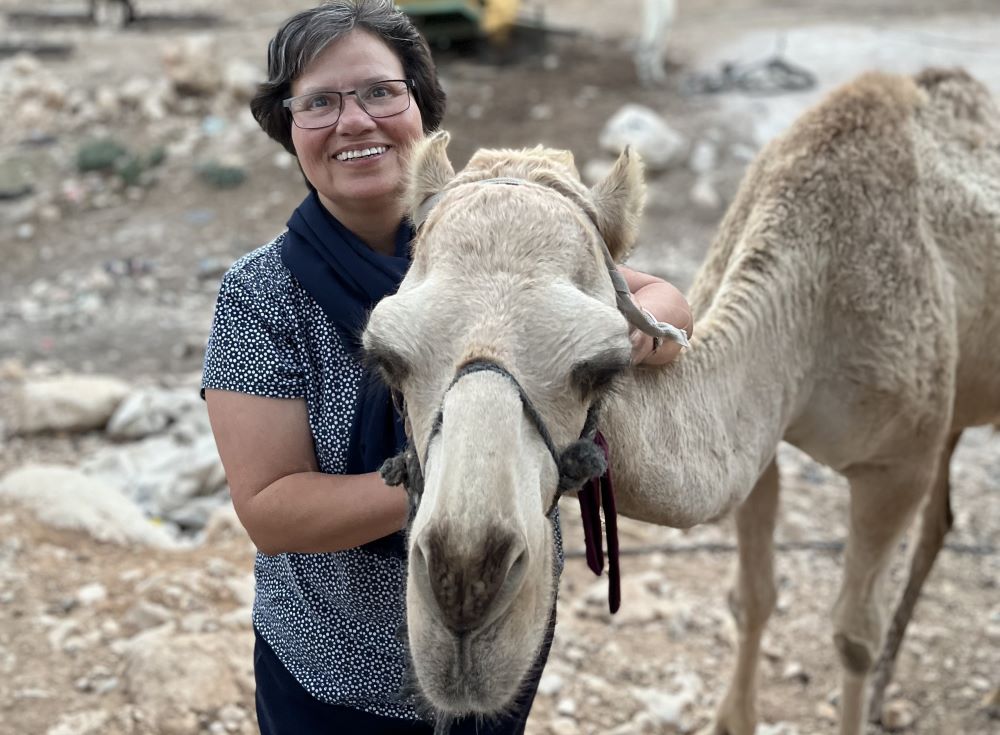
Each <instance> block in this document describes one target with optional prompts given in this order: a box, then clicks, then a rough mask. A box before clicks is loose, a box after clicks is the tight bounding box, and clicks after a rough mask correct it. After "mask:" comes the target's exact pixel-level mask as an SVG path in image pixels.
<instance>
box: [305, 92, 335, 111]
mask: <svg viewBox="0 0 1000 735" xmlns="http://www.w3.org/2000/svg"><path fill="white" fill-rule="evenodd" d="M329 106H330V98H329V97H328V96H327V95H325V94H314V95H313V96H312V97H310V98H309V99H307V100H306V109H307V110H322V109H324V108H326V107H329Z"/></svg>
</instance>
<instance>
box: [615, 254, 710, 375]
mask: <svg viewBox="0 0 1000 735" xmlns="http://www.w3.org/2000/svg"><path fill="white" fill-rule="evenodd" d="M618 270H619V271H620V272H621V274H622V276H624V278H625V282H626V283H627V284H628V288H629V290H630V291H631V292H632V299H633V300H634V301H635V303H636V304H638V306H639V307H640V308H643V309H645V310H646V311H648V312H649V313H650V314H652V315H653V316H654V317H655V318H656V320H657V321H661V322H666V323H667V324H672V325H674V326H675V327H679V328H680V329H683V330H684V331H685V332H687V335H688V337H690V336H691V334H692V331H693V329H694V319H693V317H692V316H691V307H690V306H688V302H687V299H685V298H684V294H682V293H681V292H680V291H679V290H677V288H676V287H674V286H672V285H671V284H669V283H667V282H666V281H664V280H663V279H662V278H657V277H656V276H651V275H649V274H648V273H642V272H641V271H636V270H632V269H631V268H626V267H625V266H618ZM680 352H681V346H680V345H679V344H677V343H676V342H669V341H666V340H664V342H663V343H662V344H661V345H660V347H659V349H657V350H656V351H655V352H654V351H653V338H652V337H650V336H649V335H648V334H644V333H643V332H640V331H639V330H638V329H633V330H632V362H633V363H635V364H639V363H642V364H643V365H664V364H666V363H668V362H670V361H671V360H673V359H674V358H675V357H677V355H679V354H680Z"/></svg>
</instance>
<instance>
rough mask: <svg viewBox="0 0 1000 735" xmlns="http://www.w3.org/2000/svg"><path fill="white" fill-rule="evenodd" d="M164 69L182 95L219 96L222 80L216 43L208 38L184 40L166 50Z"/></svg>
mask: <svg viewBox="0 0 1000 735" xmlns="http://www.w3.org/2000/svg"><path fill="white" fill-rule="evenodd" d="M162 60H163V68H164V70H165V71H166V75H167V79H169V80H170V84H171V85H172V87H173V88H174V90H175V91H176V92H177V93H178V94H179V95H188V96H190V95H195V96H209V95H214V94H215V93H217V92H218V91H219V90H220V88H221V85H222V77H221V72H220V65H219V59H218V53H217V48H216V44H215V41H214V39H213V38H212V37H211V36H207V35H196V36H187V37H185V38H180V39H178V40H176V41H174V42H173V43H171V44H170V45H168V46H167V47H166V48H165V49H164V50H163V55H162Z"/></svg>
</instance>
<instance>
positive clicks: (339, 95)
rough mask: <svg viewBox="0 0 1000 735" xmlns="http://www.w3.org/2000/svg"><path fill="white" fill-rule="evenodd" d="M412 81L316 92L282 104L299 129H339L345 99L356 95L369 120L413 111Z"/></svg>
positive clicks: (403, 80)
mask: <svg viewBox="0 0 1000 735" xmlns="http://www.w3.org/2000/svg"><path fill="white" fill-rule="evenodd" d="M412 86H413V80H412V79H386V80H384V81H381V82H375V83H374V84H371V85H369V86H367V87H365V88H363V89H352V90H350V91H349V92H313V93H311V94H303V95H299V96H298V97H289V98H288V99H287V100H284V101H283V102H282V103H281V104H282V106H283V107H287V108H288V109H289V111H290V112H291V113H292V121H293V122H294V123H295V125H296V127H300V128H304V129H306V130H315V129H317V128H328V127H330V126H331V125H336V124H337V121H338V120H339V119H340V114H341V112H343V110H344V97H346V96H347V95H352V94H353V95H354V97H355V99H357V101H358V105H359V106H360V107H361V109H362V110H364V111H365V112H366V113H367V114H368V115H369V117H376V118H377V117H392V116H393V115H399V114H400V113H402V112H406V111H407V110H408V109H410V88H411V87H412Z"/></svg>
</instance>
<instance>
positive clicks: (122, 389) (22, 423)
mask: <svg viewBox="0 0 1000 735" xmlns="http://www.w3.org/2000/svg"><path fill="white" fill-rule="evenodd" d="M130 390H131V389H130V387H129V386H128V384H127V383H125V382H124V381H121V380H119V379H117V378H112V377H105V376H98V375H61V376H55V377H50V378H34V379H30V380H26V381H24V382H23V383H21V384H20V385H18V386H16V387H15V390H14V391H13V396H12V400H11V404H12V414H13V416H14V421H13V427H12V428H13V430H14V432H15V433H19V434H34V433H40V432H49V431H70V432H83V431H90V430H93V429H101V428H103V427H104V426H105V424H107V423H108V419H110V418H111V416H112V414H113V413H114V411H115V409H116V408H117V407H118V404H120V403H121V402H122V400H123V399H124V398H125V396H127V395H128V393H129V391H130Z"/></svg>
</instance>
